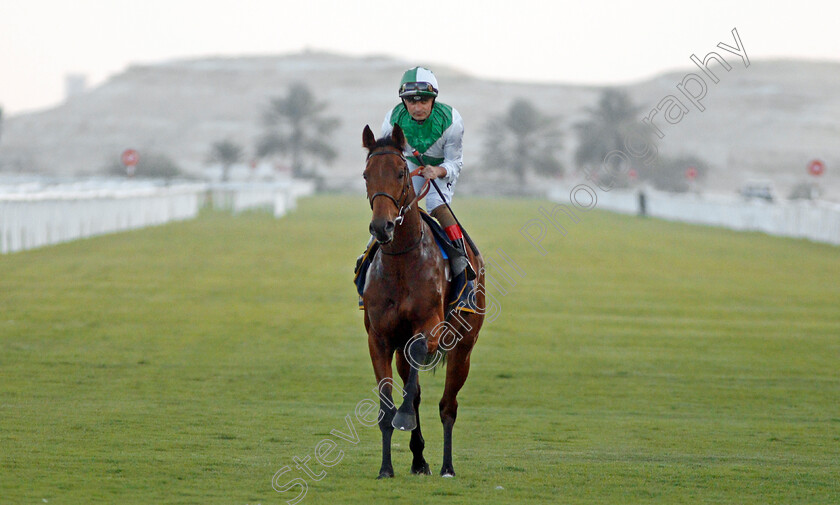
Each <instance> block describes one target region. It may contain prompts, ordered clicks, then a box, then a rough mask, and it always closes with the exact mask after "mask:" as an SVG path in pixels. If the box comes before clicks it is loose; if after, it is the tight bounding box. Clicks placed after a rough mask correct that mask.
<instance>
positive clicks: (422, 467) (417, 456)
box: [397, 351, 432, 475]
mask: <svg viewBox="0 0 840 505" xmlns="http://www.w3.org/2000/svg"><path fill="white" fill-rule="evenodd" d="M410 370H411V365H409V363H408V361H407V360H406V359H405V357H404V356H403V354H402V352H399V351H398V352H397V371H398V372H399V374H400V377H402V379H403V383H405V382H407V381H408V377H409V374H410ZM420 395H421V388H420V383H419V381H418V383H417V396H415V397H414V413H415V419H416V421H417V427H416V428H414V429H413V430H411V442H409V444H408V446H409V448H410V449H411V454H412V455H413V456H414V457H413V459H412V461H411V473H413V474H416V475H431V473H432V472H431V470H429V464H428V463H427V462H426V458H424V457H423V449H425V448H426V441H425V440H424V439H423V432H422V431H420Z"/></svg>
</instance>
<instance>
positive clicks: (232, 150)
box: [210, 140, 243, 181]
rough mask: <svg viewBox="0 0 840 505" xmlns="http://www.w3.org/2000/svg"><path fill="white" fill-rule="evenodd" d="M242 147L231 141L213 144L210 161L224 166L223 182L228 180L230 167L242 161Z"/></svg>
mask: <svg viewBox="0 0 840 505" xmlns="http://www.w3.org/2000/svg"><path fill="white" fill-rule="evenodd" d="M242 153H243V151H242V147H241V146H239V144H236V143H234V142H233V141H231V140H222V141H219V142H215V143H213V148H212V149H211V151H210V161H211V162H214V163H219V164H220V165H222V181H227V180H228V175H229V174H230V167H232V166H233V165H235V164H236V163H239V162H240V161H242Z"/></svg>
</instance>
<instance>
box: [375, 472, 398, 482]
mask: <svg viewBox="0 0 840 505" xmlns="http://www.w3.org/2000/svg"><path fill="white" fill-rule="evenodd" d="M393 478H394V471H393V470H380V471H379V477H377V478H376V479H377V480H379V479H393Z"/></svg>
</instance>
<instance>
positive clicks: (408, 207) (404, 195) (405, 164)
mask: <svg viewBox="0 0 840 505" xmlns="http://www.w3.org/2000/svg"><path fill="white" fill-rule="evenodd" d="M385 154H393V155H395V156H399V157H400V159H401V160H402V161H403V167H404V168H403V170H405V173H406V174H407V175H408V177H406V182H405V184H404V185H403V190H402V193H401V194H400V200H401V201H402V202H403V203H402V204H400V203H399V202H398V201H397V199H396V198H394V197H393V196H391V195H390V194H388V193H386V192H384V191H379V192H377V193H374V194H373V196H371V197H370V208H371V209H373V201H374V200H375V199H376V197H377V196H384V197H387V198H388V199H390V200H391V201H392V202H394V205H395V206H396V207H397V209H399V214H398V215H397V218H396V219H394V224H396V225H401V224H402V222H403V220H404V219H405V213H406V212H408V211H409V210H411V208H412V207H414V205H415V204H416V203H417V202H419V201H420V200H421V199H422V198H423V197H425V196H426V194H427V193H428V192H429V189H431V185H430V184H429V179H426V182H424V183H423V188H422V189H421V190H420V194H419V195H417V196H415V197H414V200H412V201H411V203H409V204H408V205H406V204H405V200H406V199H407V198H408V188H409V185H410V184H411V178H412V177H414V176H415V175H420V172H421V171H422V170H423V167H422V166H420V167H417V168H416V169H414V170H413V171H411V172H409V171H408V162H407V161H406V159H405V156H403V154H402V153H401V152H397V151H378V152H375V153H370V154H368V157H367V159H368V160H370V159H371V158H372V157H373V156H381V155H385Z"/></svg>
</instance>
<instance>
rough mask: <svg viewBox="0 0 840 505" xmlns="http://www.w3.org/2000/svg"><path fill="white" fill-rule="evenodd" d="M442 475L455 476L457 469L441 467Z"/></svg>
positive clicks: (449, 477)
mask: <svg viewBox="0 0 840 505" xmlns="http://www.w3.org/2000/svg"><path fill="white" fill-rule="evenodd" d="M440 476H441V477H445V478H448V479H451V478H452V477H455V469H454V468H441V469H440Z"/></svg>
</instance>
